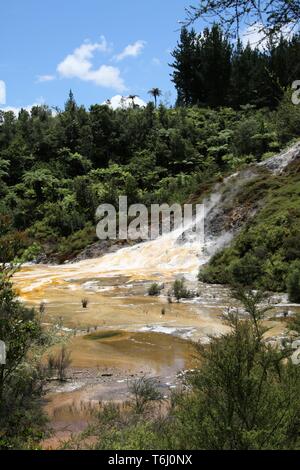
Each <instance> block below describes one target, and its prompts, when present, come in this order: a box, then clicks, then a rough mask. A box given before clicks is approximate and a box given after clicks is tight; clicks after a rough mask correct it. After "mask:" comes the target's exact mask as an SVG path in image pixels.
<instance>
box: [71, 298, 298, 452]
mask: <svg viewBox="0 0 300 470" xmlns="http://www.w3.org/2000/svg"><path fill="white" fill-rule="evenodd" d="M234 296H235V297H236V299H238V300H239V301H240V302H241V303H242V305H243V306H244V308H245V311H246V312H247V313H248V317H247V318H244V319H243V320H241V319H239V317H238V314H237V312H231V314H230V315H229V316H228V318H227V320H226V322H227V324H228V325H229V326H230V332H229V333H228V334H227V335H224V336H222V337H221V338H219V339H212V341H211V343H210V345H209V346H208V347H199V353H200V357H201V367H200V369H198V370H197V371H195V372H194V373H191V374H190V375H189V377H187V378H186V383H187V385H188V390H189V391H188V392H182V393H178V392H177V393H176V394H175V395H173V397H172V399H171V403H170V404H169V406H168V407H167V406H165V407H162V408H161V400H162V397H161V395H160V393H159V392H157V390H156V393H155V386H156V384H155V383H154V382H153V381H152V382H149V381H147V380H146V381H145V380H143V381H142V380H139V381H137V382H136V383H134V384H133V385H132V386H131V391H132V393H133V400H132V402H131V403H130V404H129V405H128V404H127V405H126V406H123V407H122V406H120V405H117V404H108V405H104V406H103V407H102V408H101V409H100V411H99V412H98V413H97V414H96V416H95V420H94V424H93V425H92V426H91V427H90V428H89V429H87V431H85V433H84V434H83V435H80V436H79V437H77V438H74V439H73V440H72V441H71V442H70V443H69V445H68V447H71V448H89V447H91V448H95V449H101V450H102V449H126V450H127V449H128V450H129V449H131V450H132V449H144V450H147V449H176V450H178V449H182V450H190V449H198V450H199V449H200V450H228V449H230V450H251V449H259V450H263V449H281V450H282V449H299V444H300V441H299V419H300V401H299V386H300V375H299V373H300V371H299V368H298V367H296V366H294V365H293V364H292V362H291V361H290V360H289V359H288V358H289V355H290V350H289V348H288V347H287V348H286V349H283V350H278V349H275V348H273V347H271V346H268V345H267V344H266V342H265V341H264V340H263V335H264V333H265V331H266V330H265V328H264V327H263V325H262V320H263V318H264V315H265V313H266V311H267V310H268V308H266V307H264V306H262V304H261V302H264V301H265V300H266V298H265V296H264V295H263V294H262V293H261V292H257V293H255V294H253V293H251V292H247V291H244V290H241V289H239V290H238V291H236V292H235V293H234ZM91 437H93V444H91V440H90V438H91Z"/></svg>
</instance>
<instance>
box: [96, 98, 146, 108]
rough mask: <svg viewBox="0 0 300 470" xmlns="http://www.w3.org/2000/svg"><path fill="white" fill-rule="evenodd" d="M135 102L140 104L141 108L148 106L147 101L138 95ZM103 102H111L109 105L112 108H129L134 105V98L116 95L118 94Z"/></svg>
mask: <svg viewBox="0 0 300 470" xmlns="http://www.w3.org/2000/svg"><path fill="white" fill-rule="evenodd" d="M134 103H135V104H136V105H138V106H140V107H141V108H144V107H145V106H147V103H145V101H144V100H142V99H141V98H139V97H136V98H135V99H134ZM102 104H109V106H110V107H111V108H112V109H118V108H123V109H127V108H131V107H132V99H130V98H128V97H127V96H121V95H116V96H113V97H112V98H111V99H110V100H108V101H105V102H104V103H102Z"/></svg>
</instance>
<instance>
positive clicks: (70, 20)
mask: <svg viewBox="0 0 300 470" xmlns="http://www.w3.org/2000/svg"><path fill="white" fill-rule="evenodd" d="M1 3H2V5H1V29H0V44H1V46H0V83H1V86H0V100H1V101H2V103H0V107H2V108H5V107H14V108H20V107H26V106H30V105H32V104H34V103H41V102H46V103H47V104H49V105H51V106H55V105H57V106H63V103H64V102H65V100H66V97H67V94H68V91H69V89H70V88H71V89H72V90H73V92H74V94H75V97H76V100H77V102H78V103H80V104H84V105H86V106H87V107H88V106H89V105H91V104H94V103H102V102H103V101H105V100H106V99H108V98H111V97H113V96H115V95H118V94H120V95H128V94H137V95H139V96H140V97H141V98H142V99H143V100H148V99H149V96H148V95H147V92H148V90H149V89H150V88H152V87H159V88H161V89H162V90H163V92H164V93H165V94H166V97H165V99H167V98H168V99H169V101H171V102H173V101H174V98H175V91H174V88H173V85H172V83H171V80H170V76H169V74H170V72H171V69H170V67H169V66H168V63H169V62H170V61H171V59H172V58H171V56H170V51H171V50H173V49H174V47H175V45H176V42H177V40H178V38H179V29H180V25H179V23H178V21H179V20H182V19H184V17H185V11H184V9H185V7H186V6H188V5H189V4H190V3H191V0H110V1H109V0H26V1H25V0H2V2H1ZM198 27H199V25H198ZM74 51H75V52H74ZM4 88H5V89H6V93H4ZM1 90H2V91H1ZM5 95H6V96H5Z"/></svg>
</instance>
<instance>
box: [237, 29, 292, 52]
mask: <svg viewBox="0 0 300 470" xmlns="http://www.w3.org/2000/svg"><path fill="white" fill-rule="evenodd" d="M293 26H294V25H293V24H292V23H291V24H288V25H286V26H285V27H284V28H283V29H282V30H281V34H282V35H283V37H285V38H289V37H291V36H292V35H293ZM241 39H242V42H243V44H244V46H246V45H247V44H248V42H249V44H250V46H251V47H252V48H253V49H254V48H255V47H258V48H259V49H260V50H262V49H264V48H266V47H267V46H268V39H267V38H266V37H265V33H264V31H263V25H262V23H255V24H254V25H252V26H249V27H248V28H247V29H245V31H244V32H243V34H242V38H241ZM273 40H274V38H273Z"/></svg>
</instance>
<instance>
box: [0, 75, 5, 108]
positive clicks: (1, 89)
mask: <svg viewBox="0 0 300 470" xmlns="http://www.w3.org/2000/svg"><path fill="white" fill-rule="evenodd" d="M5 103H6V85H5V82H4V81H3V80H0V104H5Z"/></svg>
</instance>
